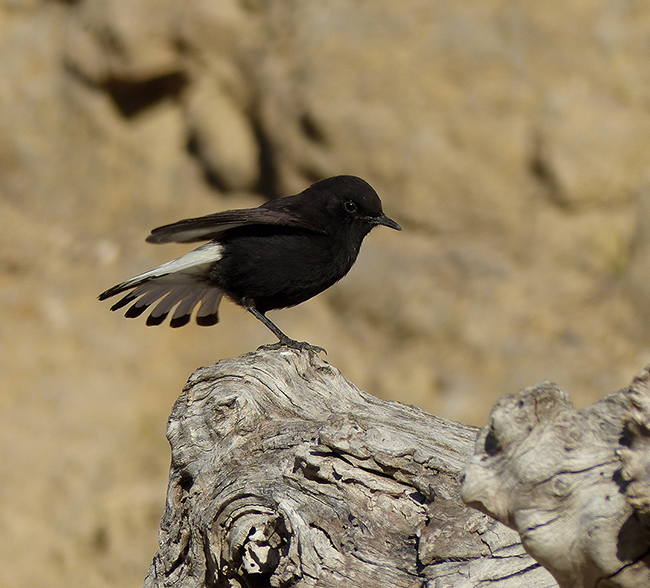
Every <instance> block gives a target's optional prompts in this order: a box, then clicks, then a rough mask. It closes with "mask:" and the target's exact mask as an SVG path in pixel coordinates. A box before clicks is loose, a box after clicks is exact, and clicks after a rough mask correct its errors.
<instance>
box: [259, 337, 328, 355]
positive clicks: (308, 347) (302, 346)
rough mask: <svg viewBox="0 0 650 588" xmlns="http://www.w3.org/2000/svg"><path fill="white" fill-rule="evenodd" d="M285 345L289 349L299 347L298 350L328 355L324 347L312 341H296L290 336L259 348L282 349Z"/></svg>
mask: <svg viewBox="0 0 650 588" xmlns="http://www.w3.org/2000/svg"><path fill="white" fill-rule="evenodd" d="M283 347H289V349H297V350H298V351H311V352H313V353H321V352H323V353H324V354H325V355H327V350H326V349H323V348H322V347H318V346H317V345H312V344H311V343H307V341H295V340H294V339H289V338H288V337H287V338H286V339H281V340H280V341H278V342H277V343H272V344H270V345H262V346H261V347H258V348H257V349H258V350H261V349H269V350H277V349H282V348H283Z"/></svg>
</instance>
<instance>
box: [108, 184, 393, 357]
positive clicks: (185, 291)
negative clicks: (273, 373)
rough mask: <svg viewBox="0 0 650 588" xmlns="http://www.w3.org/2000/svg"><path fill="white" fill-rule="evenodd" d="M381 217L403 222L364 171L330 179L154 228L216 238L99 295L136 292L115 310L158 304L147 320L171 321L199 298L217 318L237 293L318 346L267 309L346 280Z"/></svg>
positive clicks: (208, 317) (158, 239)
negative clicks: (391, 214)
mask: <svg viewBox="0 0 650 588" xmlns="http://www.w3.org/2000/svg"><path fill="white" fill-rule="evenodd" d="M377 225H384V226H386V227H390V228H391V229H396V230H398V231H399V230H401V229H400V226H399V225H398V224H397V223H396V222H395V221H394V220H392V219H390V218H388V217H387V216H386V215H385V214H384V213H383V212H382V207H381V201H380V200H379V196H377V193H376V192H375V191H374V190H373V189H372V187H371V186H370V185H369V184H368V183H367V182H365V181H364V180H362V179H361V178H357V177H355V176H336V177H333V178H327V179H325V180H321V181H319V182H316V183H315V184H313V185H311V186H310V187H309V188H307V189H306V190H304V191H303V192H300V194H296V195H295V196H287V197H285V198H279V199H277V200H272V201H270V202H267V203H265V204H262V205H261V206H259V207H257V208H250V209H242V210H227V211H224V212H218V213H216V214H210V215H208V216H203V217H200V218H191V219H186V220H181V221H178V222H176V223H173V224H171V225H165V226H163V227H159V228H157V229H154V230H153V231H151V235H149V237H147V241H148V242H149V243H170V242H177V243H192V242H196V241H209V243H206V244H205V245H202V246H201V247H199V248H197V249H195V250H194V251H191V252H190V253H187V254H186V255H183V256H182V257H179V258H178V259H174V260H173V261H169V262H167V263H164V264H163V265H161V266H160V267H157V268H155V269H152V270H150V271H148V272H145V273H143V274H140V275H139V276H135V277H134V278H131V279H130V280H127V281H126V282H123V283H121V284H118V285H117V286H113V287H112V288H109V289H108V290H106V291H105V292H103V293H102V294H100V295H99V299H100V300H105V299H106V298H110V297H112V296H115V295H117V294H122V293H124V292H128V293H127V294H126V296H124V297H123V298H121V299H120V300H119V301H118V302H116V303H115V304H114V305H113V306H112V307H111V310H118V309H120V308H123V307H125V306H128V307H129V308H128V310H127V311H126V313H125V316H126V317H129V318H135V317H137V316H140V315H141V314H142V313H144V312H145V311H146V310H147V309H149V308H150V307H153V310H152V311H151V312H150V313H149V316H148V318H147V325H159V324H161V323H162V322H163V321H164V320H165V318H166V317H167V315H168V314H169V313H170V312H171V311H172V309H174V307H175V310H174V312H173V314H172V317H171V322H170V325H171V326H172V327H181V326H183V325H186V324H187V323H188V322H189V321H190V317H191V315H192V311H193V310H194V308H195V307H196V306H197V304H199V303H200V304H201V306H200V308H199V310H198V311H197V313H196V322H197V323H198V324H199V325H204V326H208V325H214V324H216V323H217V322H218V321H219V314H218V310H219V303H220V302H221V299H222V298H223V296H227V297H228V298H230V299H231V300H232V301H233V302H235V304H238V305H239V306H242V307H243V308H245V309H246V310H248V311H249V312H250V313H252V314H253V315H254V316H255V317H257V318H258V319H259V320H260V321H262V322H263V323H264V324H265V325H266V326H267V327H268V328H269V329H270V330H271V331H272V332H273V334H275V336H276V337H277V338H278V339H279V344H280V345H288V346H291V347H300V348H303V347H310V346H309V345H306V344H302V343H298V342H297V341H294V340H293V339H290V338H289V337H287V336H286V335H285V334H284V333H283V332H282V331H281V330H280V329H279V328H278V327H277V326H276V325H275V324H273V323H272V322H271V321H270V320H269V319H268V318H267V317H266V312H267V311H269V310H273V309H277V308H286V307H289V306H295V305H297V304H300V303H301V302H304V301H305V300H308V299H309V298H312V297H313V296H316V294H319V293H320V292H322V291H323V290H326V289H327V288H329V287H330V286H331V285H332V284H334V283H335V282H337V281H338V280H340V279H341V278H342V277H343V276H344V275H345V274H347V273H348V271H350V268H351V267H352V265H353V264H354V262H355V261H356V259H357V255H358V254H359V249H360V247H361V242H362V241H363V239H364V237H365V236H366V235H367V234H368V233H369V232H370V231H371V230H372V229H373V228H374V227H376V226H377ZM154 304H155V306H154ZM314 349H319V348H314Z"/></svg>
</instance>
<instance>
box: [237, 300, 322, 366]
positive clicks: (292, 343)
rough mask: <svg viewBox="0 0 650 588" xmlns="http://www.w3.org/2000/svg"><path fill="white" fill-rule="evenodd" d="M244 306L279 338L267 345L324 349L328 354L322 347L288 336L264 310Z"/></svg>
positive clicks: (317, 351) (319, 350)
mask: <svg viewBox="0 0 650 588" xmlns="http://www.w3.org/2000/svg"><path fill="white" fill-rule="evenodd" d="M244 308H245V309H246V310H247V311H248V312H250V313H251V314H252V315H253V316H254V317H255V318H256V319H258V320H260V321H261V322H262V323H264V325H265V326H266V327H267V328H268V329H269V330H270V331H271V332H272V333H273V334H274V335H275V336H276V337H277V338H278V339H279V341H278V343H277V345H268V346H265V347H291V348H292V349H299V350H300V351H304V350H309V351H315V352H316V353H320V352H321V351H324V352H325V354H327V351H325V349H323V348H322V347H317V346H316V345H310V344H309V343H307V342H305V341H296V340H295V339H291V338H290V337H287V336H286V335H285V334H284V333H283V332H282V331H281V330H280V329H279V328H278V326H277V325H276V324H275V323H274V322H273V321H272V320H271V319H269V318H268V317H267V316H266V315H265V314H264V313H263V312H260V311H259V310H257V308H254V307H252V306H245V307H244Z"/></svg>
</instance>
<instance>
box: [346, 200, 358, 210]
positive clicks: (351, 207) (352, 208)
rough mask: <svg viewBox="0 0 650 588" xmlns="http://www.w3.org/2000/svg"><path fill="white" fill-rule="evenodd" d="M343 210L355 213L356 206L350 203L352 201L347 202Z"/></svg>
mask: <svg viewBox="0 0 650 588" xmlns="http://www.w3.org/2000/svg"><path fill="white" fill-rule="evenodd" d="M345 210H347V211H348V212H356V211H357V205H356V204H355V203H354V202H352V200H348V201H347V202H346V203H345Z"/></svg>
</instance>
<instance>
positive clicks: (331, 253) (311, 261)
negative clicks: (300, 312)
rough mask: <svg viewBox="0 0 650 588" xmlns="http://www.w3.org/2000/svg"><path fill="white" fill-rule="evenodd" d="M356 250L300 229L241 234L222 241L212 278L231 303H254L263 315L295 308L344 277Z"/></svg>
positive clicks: (344, 243) (354, 244) (326, 236)
mask: <svg viewBox="0 0 650 588" xmlns="http://www.w3.org/2000/svg"><path fill="white" fill-rule="evenodd" d="M359 246H360V243H359V244H358V245H357V244H356V243H351V242H349V241H346V240H344V239H337V238H334V237H332V236H330V235H322V234H316V233H309V232H301V231H286V232H281V233H270V234H262V235H241V236H239V237H237V238H233V239H230V240H228V241H227V242H226V243H224V251H223V257H222V259H221V260H220V261H219V263H218V264H215V268H214V272H213V273H214V276H213V278H214V280H215V281H216V282H218V283H219V285H220V286H221V287H222V288H223V289H224V290H225V292H226V294H227V295H228V296H230V297H231V298H232V299H233V300H234V301H235V302H239V303H240V304H241V303H242V301H253V302H254V303H255V306H256V307H257V308H258V310H260V311H262V312H265V311H267V310H272V309H274V308H285V307H288V306H295V305H296V304H300V303H301V302H304V301H305V300H308V299H309V298H312V297H313V296H316V295H317V294H319V293H320V292H322V291H323V290H326V289H327V288H329V287H330V286H331V285H332V284H334V283H335V282H337V281H338V280H340V279H341V278H342V277H343V276H344V275H345V274H347V273H348V271H350V268H351V267H352V265H353V264H354V262H355V260H356V258H357V255H358V253H359ZM246 303H247V304H248V303H250V302H246Z"/></svg>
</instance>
